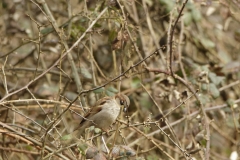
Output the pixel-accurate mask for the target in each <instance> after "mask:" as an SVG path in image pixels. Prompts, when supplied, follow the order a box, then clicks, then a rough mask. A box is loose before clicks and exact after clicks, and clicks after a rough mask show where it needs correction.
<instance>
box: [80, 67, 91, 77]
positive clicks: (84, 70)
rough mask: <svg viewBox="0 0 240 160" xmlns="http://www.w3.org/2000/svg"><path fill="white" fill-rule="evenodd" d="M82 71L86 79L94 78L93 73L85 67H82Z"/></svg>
mask: <svg viewBox="0 0 240 160" xmlns="http://www.w3.org/2000/svg"><path fill="white" fill-rule="evenodd" d="M80 72H81V74H82V76H83V77H84V78H86V79H92V74H91V73H90V72H89V71H88V70H87V69H86V68H84V67H81V68H80Z"/></svg>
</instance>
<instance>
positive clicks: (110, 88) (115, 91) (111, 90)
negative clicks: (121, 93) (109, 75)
mask: <svg viewBox="0 0 240 160" xmlns="http://www.w3.org/2000/svg"><path fill="white" fill-rule="evenodd" d="M107 90H108V91H110V92H113V93H117V92H118V90H117V89H116V88H114V87H113V86H110V87H108V88H107Z"/></svg>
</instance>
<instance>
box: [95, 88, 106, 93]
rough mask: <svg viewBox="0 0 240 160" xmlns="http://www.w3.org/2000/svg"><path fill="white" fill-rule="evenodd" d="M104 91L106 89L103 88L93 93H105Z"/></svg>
mask: <svg viewBox="0 0 240 160" xmlns="http://www.w3.org/2000/svg"><path fill="white" fill-rule="evenodd" d="M104 90H105V88H104V87H101V88H99V89H96V90H94V91H93V93H102V92H104Z"/></svg>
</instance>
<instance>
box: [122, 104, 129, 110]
mask: <svg viewBox="0 0 240 160" xmlns="http://www.w3.org/2000/svg"><path fill="white" fill-rule="evenodd" d="M127 111H128V105H127V104H124V108H123V112H127Z"/></svg>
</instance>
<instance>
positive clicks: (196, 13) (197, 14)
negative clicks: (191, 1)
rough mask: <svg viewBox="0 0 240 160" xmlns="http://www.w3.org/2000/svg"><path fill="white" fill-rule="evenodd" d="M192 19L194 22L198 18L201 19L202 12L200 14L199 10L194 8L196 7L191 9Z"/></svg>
mask: <svg viewBox="0 0 240 160" xmlns="http://www.w3.org/2000/svg"><path fill="white" fill-rule="evenodd" d="M192 19H193V20H194V21H195V22H198V21H200V20H201V19H202V14H201V12H200V11H199V10H198V9H196V8H194V9H193V10H192Z"/></svg>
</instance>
